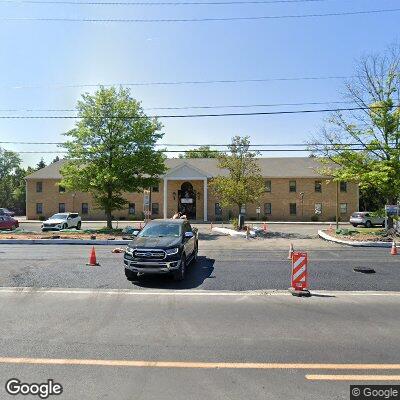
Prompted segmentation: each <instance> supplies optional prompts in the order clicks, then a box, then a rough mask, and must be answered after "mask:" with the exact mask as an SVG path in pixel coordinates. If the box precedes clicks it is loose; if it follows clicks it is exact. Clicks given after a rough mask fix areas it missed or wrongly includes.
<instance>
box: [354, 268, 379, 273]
mask: <svg viewBox="0 0 400 400" xmlns="http://www.w3.org/2000/svg"><path fill="white" fill-rule="evenodd" d="M353 271H354V272H361V273H363V274H375V270H374V269H373V268H368V267H355V268H353Z"/></svg>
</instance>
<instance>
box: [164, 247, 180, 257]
mask: <svg viewBox="0 0 400 400" xmlns="http://www.w3.org/2000/svg"><path fill="white" fill-rule="evenodd" d="M178 252H179V249H178V248H177V247H176V248H174V249H167V250H165V253H166V254H167V255H168V256H172V255H174V254H178Z"/></svg>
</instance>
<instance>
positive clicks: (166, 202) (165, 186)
mask: <svg viewBox="0 0 400 400" xmlns="http://www.w3.org/2000/svg"><path fill="white" fill-rule="evenodd" d="M167 185H168V178H164V219H167V218H168V188H167Z"/></svg>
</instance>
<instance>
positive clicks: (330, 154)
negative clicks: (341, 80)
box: [310, 47, 400, 226]
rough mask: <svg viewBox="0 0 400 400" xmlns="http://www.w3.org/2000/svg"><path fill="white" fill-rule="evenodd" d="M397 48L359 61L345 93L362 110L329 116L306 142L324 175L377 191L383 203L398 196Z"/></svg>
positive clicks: (399, 101)
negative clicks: (317, 131)
mask: <svg viewBox="0 0 400 400" xmlns="http://www.w3.org/2000/svg"><path fill="white" fill-rule="evenodd" d="M399 50H400V49H399V48H395V47H392V48H389V49H388V50H387V51H386V52H385V53H384V54H378V55H368V56H366V57H364V58H362V59H361V60H360V62H359V63H358V66H357V70H356V74H355V78H354V79H353V80H352V81H349V82H347V84H346V91H345V92H346V98H347V99H348V100H350V101H351V102H353V103H354V104H355V105H356V106H357V107H360V108H362V109H361V110H358V111H350V112H346V113H343V112H337V113H335V114H333V115H332V116H331V117H330V118H329V119H328V124H327V126H325V127H324V128H323V129H322V132H321V134H320V135H319V136H318V137H317V138H313V139H312V141H311V142H312V143H311V144H310V148H311V150H312V151H313V152H314V154H318V155H322V156H323V158H322V160H323V162H324V163H325V166H324V168H323V170H324V171H323V172H324V173H327V174H329V175H331V176H332V177H333V178H334V179H335V180H344V181H356V182H359V184H360V188H361V189H362V190H369V191H370V192H371V191H372V192H374V191H375V192H377V193H379V194H380V195H382V196H383V197H384V198H385V199H386V202H387V203H388V204H396V202H397V201H398V200H399V198H400V107H399V105H400V51H399ZM353 107H354V106H353ZM316 143H322V144H316ZM355 149H357V150H355ZM390 224H391V221H389V226H390Z"/></svg>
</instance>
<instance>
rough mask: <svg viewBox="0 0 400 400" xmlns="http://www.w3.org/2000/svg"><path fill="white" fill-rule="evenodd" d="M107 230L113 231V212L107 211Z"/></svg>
mask: <svg viewBox="0 0 400 400" xmlns="http://www.w3.org/2000/svg"><path fill="white" fill-rule="evenodd" d="M106 219H107V229H112V215H111V210H106Z"/></svg>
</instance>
